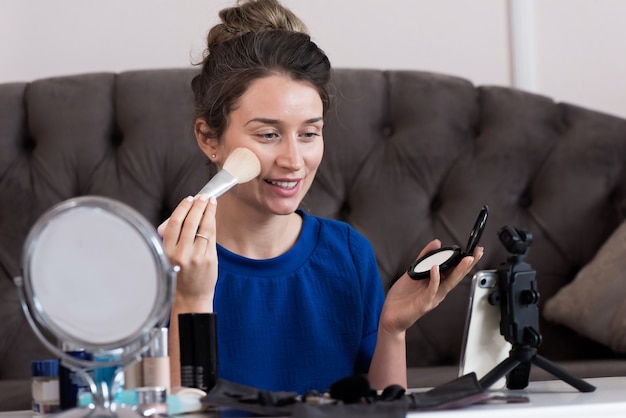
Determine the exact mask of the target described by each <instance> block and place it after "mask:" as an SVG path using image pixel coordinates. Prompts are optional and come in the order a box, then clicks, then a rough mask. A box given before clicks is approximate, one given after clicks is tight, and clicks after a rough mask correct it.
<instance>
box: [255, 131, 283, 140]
mask: <svg viewBox="0 0 626 418" xmlns="http://www.w3.org/2000/svg"><path fill="white" fill-rule="evenodd" d="M257 136H258V137H259V138H261V139H265V140H266V141H270V140H272V139H274V138H276V137H277V136H278V135H277V134H275V133H274V132H268V133H266V134H258V135H257Z"/></svg>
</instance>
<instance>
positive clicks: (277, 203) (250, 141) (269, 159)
mask: <svg viewBox="0 0 626 418" xmlns="http://www.w3.org/2000/svg"><path fill="white" fill-rule="evenodd" d="M322 115H323V107H322V100H321V98H320V96H319V94H318V92H317V90H315V88H313V87H312V86H311V85H310V84H308V83H304V82H298V81H294V80H291V79H289V78H288V77H285V76H281V75H272V76H269V77H265V78H261V79H258V80H256V81H254V82H253V83H252V84H251V85H250V87H249V88H248V90H247V91H246V92H245V93H244V94H243V95H242V96H241V98H240V100H239V102H238V104H237V106H236V107H235V108H234V109H233V111H232V112H231V113H230V115H229V117H228V127H227V128H226V130H225V131H224V134H223V135H222V137H221V138H219V140H217V141H214V142H213V144H214V148H213V150H214V151H210V150H207V149H205V148H204V147H203V149H205V153H207V154H208V153H211V152H212V153H215V154H216V155H217V156H218V157H217V161H218V163H223V162H224V160H225V158H226V156H227V155H229V154H230V152H231V151H232V150H234V149H235V148H238V147H245V148H248V149H250V150H251V151H253V152H254V153H255V154H256V155H257V157H259V160H260V162H261V174H260V175H259V176H258V177H257V178H255V179H253V180H252V181H250V182H248V183H244V184H240V185H238V186H237V188H236V189H234V190H233V191H231V193H233V194H234V195H236V198H237V199H239V200H240V201H241V202H242V203H245V204H247V205H250V206H252V207H254V208H255V209H256V210H259V211H262V212H266V213H271V214H279V215H286V214H290V213H293V212H294V211H295V210H296V209H297V208H298V206H299V205H300V202H301V201H302V199H303V197H304V195H305V194H306V192H307V191H308V190H309V188H310V187H311V183H312V182H313V178H314V177H315V173H316V172H317V168H318V167H319V164H320V162H321V160H322V154H323V152H324V141H323V138H322V127H323V124H324V121H323V118H322ZM209 142H210V140H209ZM209 155H210V154H209Z"/></svg>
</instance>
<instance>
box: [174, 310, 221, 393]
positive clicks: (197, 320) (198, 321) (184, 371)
mask: <svg viewBox="0 0 626 418" xmlns="http://www.w3.org/2000/svg"><path fill="white" fill-rule="evenodd" d="M216 318H217V317H216V315H215V314H214V313H186V314H180V315H178V329H179V334H180V335H179V337H180V338H179V340H180V373H181V385H182V386H184V387H191V388H197V389H200V390H203V391H205V392H208V391H210V390H211V389H212V388H213V386H215V383H217V378H218V376H219V373H218V357H217V321H216Z"/></svg>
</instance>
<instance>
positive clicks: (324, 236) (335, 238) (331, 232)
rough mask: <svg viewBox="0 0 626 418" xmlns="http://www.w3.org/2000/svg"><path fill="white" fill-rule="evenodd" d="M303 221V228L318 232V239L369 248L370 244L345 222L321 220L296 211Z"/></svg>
mask: <svg viewBox="0 0 626 418" xmlns="http://www.w3.org/2000/svg"><path fill="white" fill-rule="evenodd" d="M298 213H299V214H300V216H302V219H303V227H304V228H312V229H316V230H317V231H318V234H319V235H318V238H319V239H321V240H330V241H332V242H335V243H342V244H346V241H348V243H349V244H350V245H358V246H359V247H360V246H363V245H365V246H367V247H370V242H369V241H368V240H367V238H366V237H365V236H364V235H363V234H361V233H360V232H359V231H358V230H357V229H356V228H354V227H353V226H352V225H350V224H349V223H347V222H345V221H340V220H337V219H329V218H323V217H320V216H315V215H311V214H309V213H307V212H305V211H303V210H300V209H299V210H298Z"/></svg>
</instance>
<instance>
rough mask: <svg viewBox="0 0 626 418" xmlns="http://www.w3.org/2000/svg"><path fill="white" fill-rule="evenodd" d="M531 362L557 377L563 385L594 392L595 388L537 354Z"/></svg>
mask: <svg viewBox="0 0 626 418" xmlns="http://www.w3.org/2000/svg"><path fill="white" fill-rule="evenodd" d="M532 361H533V363H535V364H536V365H537V366H539V367H541V368H542V369H544V370H545V371H547V372H549V373H551V374H552V375H554V376H556V377H558V378H559V379H561V380H562V381H564V382H565V383H568V384H569V385H571V386H573V387H575V388H576V389H578V390H579V391H581V392H593V391H594V390H596V387H595V386H593V385H590V384H589V383H587V382H585V381H584V380H582V379H579V378H577V377H575V376H573V375H571V374H569V373H568V372H567V371H566V370H565V369H563V368H561V367H559V366H557V365H556V364H554V363H553V362H551V361H550V360H548V359H547V358H545V357H542V356H540V355H539V354H537V355H536V356H535V357H533V360H532Z"/></svg>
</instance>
